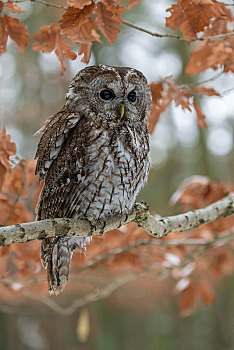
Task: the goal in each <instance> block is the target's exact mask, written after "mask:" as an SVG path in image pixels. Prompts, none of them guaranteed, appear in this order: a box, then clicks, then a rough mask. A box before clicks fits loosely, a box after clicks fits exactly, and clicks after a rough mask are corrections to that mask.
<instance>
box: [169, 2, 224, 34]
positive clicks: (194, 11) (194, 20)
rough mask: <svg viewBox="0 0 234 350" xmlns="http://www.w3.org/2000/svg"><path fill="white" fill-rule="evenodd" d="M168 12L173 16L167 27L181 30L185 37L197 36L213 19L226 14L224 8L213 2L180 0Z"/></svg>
mask: <svg viewBox="0 0 234 350" xmlns="http://www.w3.org/2000/svg"><path fill="white" fill-rule="evenodd" d="M167 11H169V12H171V16H170V17H168V18H167V19H166V25H167V26H168V27H169V28H171V29H177V28H179V29H180V31H181V33H182V34H183V35H184V36H191V37H194V36H196V34H197V33H199V32H201V31H203V30H204V28H205V27H207V26H208V25H209V23H210V20H211V18H213V17H219V16H222V15H223V14H224V12H223V9H222V6H221V5H220V4H219V3H217V2H215V1H213V0H190V1H187V0H178V1H177V4H176V5H172V6H171V7H170V8H168V9H167Z"/></svg>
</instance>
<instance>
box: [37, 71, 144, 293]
mask: <svg viewBox="0 0 234 350" xmlns="http://www.w3.org/2000/svg"><path fill="white" fill-rule="evenodd" d="M150 110H151V91H150V87H149V85H148V84H147V80H146V78H145V77H144V75H143V74H142V73H141V72H139V71H138V70H135V69H132V68H128V67H111V66H106V65H98V66H91V67H86V68H84V69H82V70H81V71H80V72H78V74H77V75H76V76H75V77H74V79H73V81H72V82H71V84H70V86H69V89H68V92H67V94H66V97H65V104H64V106H63V107H62V109H61V110H60V111H59V112H57V113H55V114H53V115H52V116H51V117H49V119H48V120H46V122H45V123H44V125H43V126H42V128H41V129H40V130H39V131H38V132H37V133H36V134H40V135H41V138H40V141H39V144H38V149H37V153H36V157H35V158H36V159H37V166H36V174H39V175H40V180H44V185H43V188H42V190H41V193H40V197H39V200H38V204H37V208H36V215H37V220H43V219H47V218H59V217H66V218H74V219H92V220H95V221H96V220H99V219H101V220H105V219H106V218H107V217H110V216H112V215H115V214H128V213H129V212H130V211H131V210H132V208H133V205H134V202H135V199H136V196H137V194H138V193H139V191H140V189H141V188H142V186H144V185H145V184H146V181H147V177H148V172H149V165H150V161H149V136H148V129H147V121H148V117H149V114H150ZM86 242H90V238H89V237H87V238H80V237H79V238H78V237H70V238H69V237H60V238H59V237H57V238H47V239H44V240H42V245H41V261H42V265H43V267H44V268H45V269H47V271H48V288H49V293H50V294H55V295H57V294H59V293H60V292H62V291H63V289H64V287H65V285H66V284H67V281H68V275H69V266H70V260H71V258H72V252H73V250H74V249H75V248H78V249H85V246H86Z"/></svg>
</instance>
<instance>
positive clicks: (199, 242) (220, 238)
mask: <svg viewBox="0 0 234 350" xmlns="http://www.w3.org/2000/svg"><path fill="white" fill-rule="evenodd" d="M233 239H234V231H231V232H229V231H228V232H225V233H223V234H219V235H217V236H215V238H214V239H212V240H205V239H198V238H190V239H181V240H178V239H170V240H156V239H143V240H139V241H136V242H133V243H130V244H128V245H126V246H123V247H119V248H117V249H114V250H112V251H110V252H108V253H106V254H103V255H99V256H97V257H95V258H93V259H91V260H88V261H87V263H86V264H85V265H84V266H82V267H81V268H79V269H78V270H76V273H80V272H83V271H85V270H87V269H88V268H90V267H92V266H95V265H97V264H99V263H100V262H102V261H104V260H106V259H109V258H113V257H115V256H117V255H120V254H122V253H125V252H128V251H129V250H131V249H134V248H138V247H142V246H160V247H180V246H195V247H196V246H210V245H211V244H212V245H213V246H214V245H225V244H227V243H229V242H230V241H231V240H233Z"/></svg>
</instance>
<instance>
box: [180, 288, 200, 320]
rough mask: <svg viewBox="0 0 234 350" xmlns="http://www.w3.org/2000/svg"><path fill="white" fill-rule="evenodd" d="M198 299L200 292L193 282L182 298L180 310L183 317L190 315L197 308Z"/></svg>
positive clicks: (182, 294)
mask: <svg viewBox="0 0 234 350" xmlns="http://www.w3.org/2000/svg"><path fill="white" fill-rule="evenodd" d="M197 297H198V291H197V289H196V288H195V286H194V284H193V283H192V282H190V283H189V285H188V287H187V288H185V289H184V290H183V291H182V293H181V296H180V300H179V310H180V313H181V315H182V316H188V315H190V314H191V313H192V312H193V311H194V308H195V305H196V301H197Z"/></svg>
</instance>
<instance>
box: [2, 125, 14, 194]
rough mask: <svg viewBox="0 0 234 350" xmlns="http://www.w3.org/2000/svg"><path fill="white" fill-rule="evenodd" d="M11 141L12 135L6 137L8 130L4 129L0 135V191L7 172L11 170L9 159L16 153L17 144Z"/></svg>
mask: <svg viewBox="0 0 234 350" xmlns="http://www.w3.org/2000/svg"><path fill="white" fill-rule="evenodd" d="M10 139H11V137H10V135H6V129H5V128H3V131H2V133H0V190H1V188H2V185H3V182H4V177H5V175H6V172H7V170H8V169H10V168H11V164H10V163H9V158H10V156H13V155H14V154H15V152H16V146H15V143H14V142H11V141H10Z"/></svg>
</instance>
